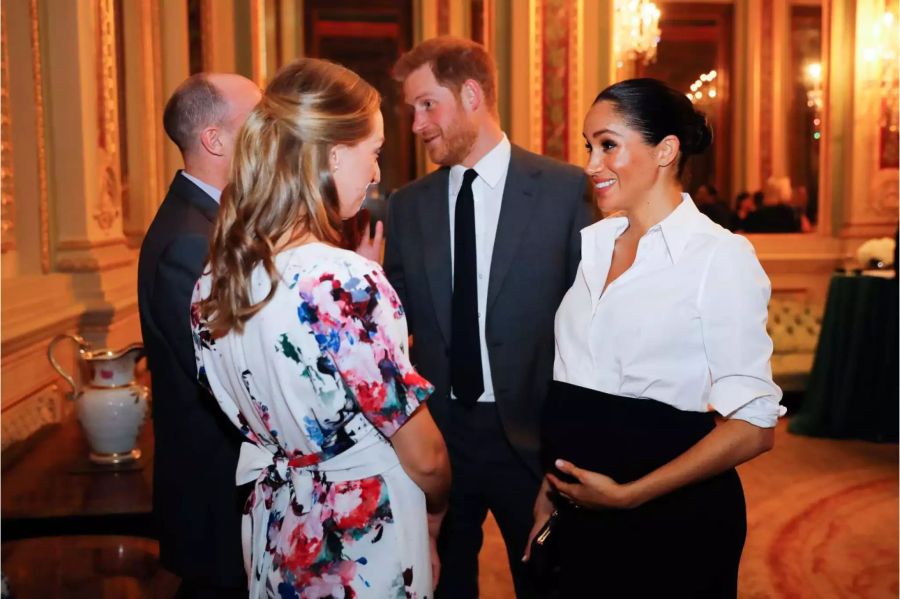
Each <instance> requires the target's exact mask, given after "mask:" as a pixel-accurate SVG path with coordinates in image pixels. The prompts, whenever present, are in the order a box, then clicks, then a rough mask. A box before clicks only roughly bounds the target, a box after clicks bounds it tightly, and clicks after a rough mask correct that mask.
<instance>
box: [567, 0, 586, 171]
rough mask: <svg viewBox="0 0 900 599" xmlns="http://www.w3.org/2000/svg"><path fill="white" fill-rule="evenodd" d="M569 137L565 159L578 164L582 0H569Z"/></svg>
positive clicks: (580, 120) (581, 83)
mask: <svg viewBox="0 0 900 599" xmlns="http://www.w3.org/2000/svg"><path fill="white" fill-rule="evenodd" d="M569 1H570V3H571V4H570V6H569V35H570V37H569V106H568V112H569V114H568V117H569V127H568V129H569V139H567V140H566V143H567V144H568V146H569V148H568V152H567V153H566V154H567V155H566V159H567V160H568V161H569V162H571V163H573V164H579V162H580V158H581V153H580V152H579V149H580V148H581V145H582V143H583V141H582V137H581V133H580V132H581V125H582V118H583V117H584V115H583V114H582V113H583V111H584V109H585V107H584V71H583V69H582V64H581V56H582V53H583V51H584V48H583V46H584V37H583V36H584V25H583V23H584V0H569Z"/></svg>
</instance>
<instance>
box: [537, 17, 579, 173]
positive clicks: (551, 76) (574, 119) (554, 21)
mask: <svg viewBox="0 0 900 599" xmlns="http://www.w3.org/2000/svg"><path fill="white" fill-rule="evenodd" d="M540 4H541V5H540V9H539V17H540V20H541V21H540V25H539V27H538V32H539V36H540V38H539V42H538V45H539V47H540V52H541V67H540V69H539V72H540V76H541V78H542V85H541V89H542V94H541V102H540V103H539V104H538V105H539V106H541V107H542V108H541V111H542V112H543V121H542V127H541V135H542V139H541V149H542V151H543V153H544V154H546V155H548V156H552V157H554V158H557V159H559V160H563V161H568V160H570V159H574V158H575V156H574V154H573V152H572V139H573V138H576V132H577V131H578V129H579V128H580V127H579V123H580V120H581V114H580V112H581V101H580V98H581V83H582V77H581V72H580V70H581V69H580V53H581V45H580V44H581V36H580V35H579V30H580V27H581V24H580V18H581V14H582V10H581V9H582V7H581V4H582V0H542V2H541V3H540Z"/></svg>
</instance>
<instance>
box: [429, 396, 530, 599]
mask: <svg viewBox="0 0 900 599" xmlns="http://www.w3.org/2000/svg"><path fill="white" fill-rule="evenodd" d="M450 403H451V406H450V414H449V417H448V419H447V424H446V426H445V427H444V430H443V433H444V438H445V440H446V442H447V448H448V451H449V453H450V463H451V467H452V470H453V485H452V487H451V489H450V508H449V510H448V512H447V517H446V518H445V520H444V524H443V527H442V528H441V537H440V539H439V543H438V549H439V553H440V557H441V578H440V584H439V586H438V589H437V593H436V596H437V597H438V599H470V598H471V599H475V598H477V597H478V552H479V550H480V549H481V544H482V539H483V535H482V528H481V527H482V525H483V524H484V520H485V518H486V517H487V512H488V510H490V511H491V513H492V514H493V515H494V518H495V519H496V521H497V525H498V527H499V528H500V532H501V534H502V535H503V540H504V542H505V543H506V552H507V557H508V559H509V565H510V569H511V570H512V576H513V583H514V584H515V588H516V595H517V596H518V597H519V598H520V599H523V598H529V597H536V596H537V595H536V594H535V592H534V591H533V589H532V587H531V585H530V584H529V581H528V578H527V575H526V574H525V571H524V568H523V564H522V561H521V559H522V555H523V554H524V552H525V543H526V542H527V540H528V533H529V532H530V530H531V526H532V523H533V518H532V511H533V508H534V499H535V497H536V495H537V491H538V488H539V487H540V480H538V479H537V477H536V476H535V475H534V474H533V473H532V472H531V470H529V469H528V468H527V467H526V466H525V463H524V462H523V461H522V460H521V458H519V457H518V455H516V453H515V451H514V450H513V448H512V447H511V446H510V444H509V441H507V439H506V435H505V433H504V432H503V427H502V425H501V423H500V416H499V414H498V412H497V406H496V404H494V403H478V404H475V405H474V406H471V407H467V406H464V405H463V404H461V403H460V402H458V401H454V400H451V402H450ZM497 559H500V556H497Z"/></svg>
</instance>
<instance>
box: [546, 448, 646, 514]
mask: <svg viewBox="0 0 900 599" xmlns="http://www.w3.org/2000/svg"><path fill="white" fill-rule="evenodd" d="M555 465H556V467H557V469H559V471H560V472H562V473H563V474H567V475H569V476H571V477H572V478H574V479H575V480H576V481H577V482H574V483H567V482H563V481H561V480H560V479H559V478H558V477H556V476H554V475H553V474H552V473H548V474H547V479H548V480H549V481H550V484H551V485H553V488H554V489H556V491H557V493H559V494H560V495H562V496H563V498H565V499H567V500H568V501H570V502H572V503H574V504H575V505H577V506H580V507H585V508H590V509H594V510H602V509H610V508H612V509H627V508H632V507H637V505H638V504H639V501H638V498H637V497H636V495H635V493H633V488H632V486H631V485H628V484H625V485H620V484H619V483H617V482H616V481H614V480H613V479H611V478H610V477H608V476H606V475H605V474H601V473H599V472H593V471H591V470H583V469H581V468H579V467H577V466H576V465H575V464H572V463H571V462H567V461H565V460H556V463H555Z"/></svg>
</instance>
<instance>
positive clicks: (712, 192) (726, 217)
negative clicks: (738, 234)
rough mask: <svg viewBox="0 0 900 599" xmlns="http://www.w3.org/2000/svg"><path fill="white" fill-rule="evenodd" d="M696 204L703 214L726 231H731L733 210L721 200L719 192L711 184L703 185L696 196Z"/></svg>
mask: <svg viewBox="0 0 900 599" xmlns="http://www.w3.org/2000/svg"><path fill="white" fill-rule="evenodd" d="M694 203H695V204H697V209H698V210H700V212H701V213H702V214H705V215H706V216H708V217H709V219H710V220H711V221H713V222H714V223H716V224H717V225H720V226H722V227H724V228H726V229H731V210H730V209H729V208H728V206H727V205H726V204H725V203H724V202H722V201H721V200H719V192H718V191H717V190H716V188H715V187H713V186H712V185H709V184H704V185H701V186H700V187H698V188H697V193H696V194H694Z"/></svg>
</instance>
